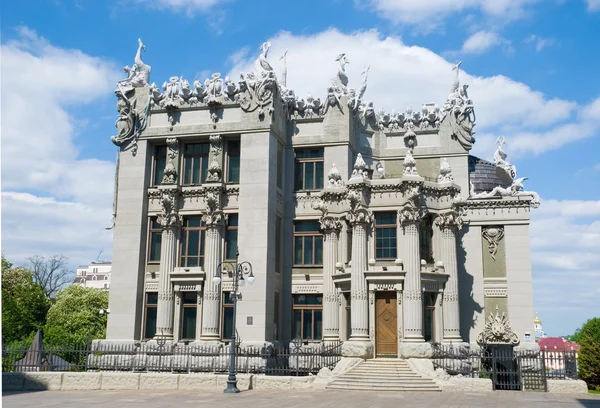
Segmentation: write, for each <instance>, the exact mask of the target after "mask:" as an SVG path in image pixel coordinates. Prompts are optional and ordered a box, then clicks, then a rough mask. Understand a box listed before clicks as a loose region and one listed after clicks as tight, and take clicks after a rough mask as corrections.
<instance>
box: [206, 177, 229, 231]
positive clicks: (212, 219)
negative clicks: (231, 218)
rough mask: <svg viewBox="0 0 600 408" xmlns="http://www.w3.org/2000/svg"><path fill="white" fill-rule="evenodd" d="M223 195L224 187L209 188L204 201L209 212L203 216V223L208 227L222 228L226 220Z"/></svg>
mask: <svg viewBox="0 0 600 408" xmlns="http://www.w3.org/2000/svg"><path fill="white" fill-rule="evenodd" d="M222 195H223V186H222V185H214V186H207V187H206V193H205V196H204V200H205V202H206V207H207V212H206V213H205V214H204V215H202V221H203V222H204V223H205V224H206V226H207V227H209V228H210V227H220V226H221V225H222V223H223V221H224V220H225V214H224V213H223V210H222V209H221V198H222Z"/></svg>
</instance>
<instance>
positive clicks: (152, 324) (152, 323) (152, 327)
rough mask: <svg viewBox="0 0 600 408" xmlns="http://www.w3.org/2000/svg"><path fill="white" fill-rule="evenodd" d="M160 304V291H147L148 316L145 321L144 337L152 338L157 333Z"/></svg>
mask: <svg viewBox="0 0 600 408" xmlns="http://www.w3.org/2000/svg"><path fill="white" fill-rule="evenodd" d="M157 305H158V293H157V292H147V293H146V317H145V322H144V338H145V339H151V338H153V337H154V335H155V334H156V306H157Z"/></svg>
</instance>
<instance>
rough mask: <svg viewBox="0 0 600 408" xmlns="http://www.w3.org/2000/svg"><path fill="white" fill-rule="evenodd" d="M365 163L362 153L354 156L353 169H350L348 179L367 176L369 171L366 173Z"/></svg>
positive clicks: (360, 178) (361, 178)
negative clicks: (350, 172) (350, 174)
mask: <svg viewBox="0 0 600 408" xmlns="http://www.w3.org/2000/svg"><path fill="white" fill-rule="evenodd" d="M366 169H367V163H365V161H364V160H363V158H362V154H360V153H359V154H358V156H356V161H355V162H354V170H352V176H350V180H365V179H368V178H369V173H367V170H366Z"/></svg>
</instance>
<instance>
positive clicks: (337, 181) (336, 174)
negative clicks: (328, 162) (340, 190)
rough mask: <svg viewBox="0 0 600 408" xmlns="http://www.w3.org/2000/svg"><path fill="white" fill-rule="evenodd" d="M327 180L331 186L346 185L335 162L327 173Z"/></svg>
mask: <svg viewBox="0 0 600 408" xmlns="http://www.w3.org/2000/svg"><path fill="white" fill-rule="evenodd" d="M327 180H328V181H327V185H328V186H329V187H342V186H343V185H344V183H343V182H342V175H341V173H340V171H339V170H338V169H337V167H335V163H333V166H331V170H329V173H327Z"/></svg>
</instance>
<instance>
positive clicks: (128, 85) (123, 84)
mask: <svg viewBox="0 0 600 408" xmlns="http://www.w3.org/2000/svg"><path fill="white" fill-rule="evenodd" d="M142 51H146V46H145V45H144V43H142V39H141V38H138V49H137V53H136V54H135V58H134V64H133V66H132V67H131V68H130V67H129V66H128V65H126V66H125V67H124V68H123V69H124V71H125V72H126V73H127V78H125V79H122V80H120V81H119V82H117V91H118V92H120V93H121V94H123V95H125V94H126V93H127V92H129V91H131V89H132V88H140V87H143V86H148V81H149V80H150V71H151V67H150V65H147V64H145V63H144V61H142Z"/></svg>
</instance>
